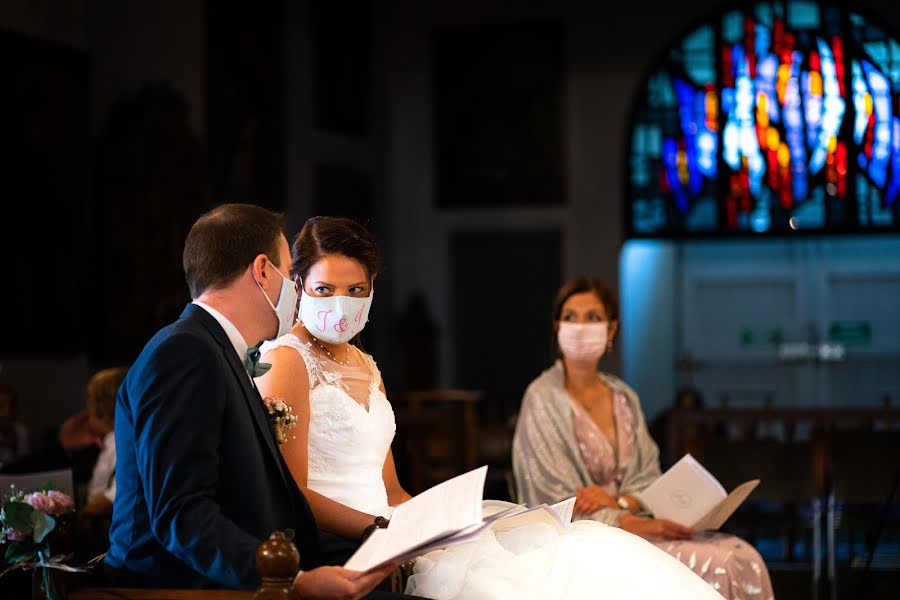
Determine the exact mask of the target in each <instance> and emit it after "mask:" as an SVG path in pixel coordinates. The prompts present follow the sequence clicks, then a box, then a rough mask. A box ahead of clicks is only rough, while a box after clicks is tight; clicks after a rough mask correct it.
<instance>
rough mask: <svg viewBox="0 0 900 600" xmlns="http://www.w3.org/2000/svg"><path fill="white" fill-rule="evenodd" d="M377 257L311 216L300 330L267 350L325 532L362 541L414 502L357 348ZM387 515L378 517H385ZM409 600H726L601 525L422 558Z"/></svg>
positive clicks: (288, 443) (297, 247)
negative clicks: (402, 478) (406, 503)
mask: <svg viewBox="0 0 900 600" xmlns="http://www.w3.org/2000/svg"><path fill="white" fill-rule="evenodd" d="M378 268H379V258H378V248H377V245H376V244H375V240H374V238H373V237H372V235H371V234H370V233H369V232H368V231H367V230H366V229H365V228H364V227H363V226H362V225H359V224H358V223H356V222H354V221H351V220H349V219H342V218H335V217H314V218H312V219H310V220H309V221H307V222H306V224H305V225H304V226H303V229H302V230H301V231H300V233H299V234H298V235H297V237H296V238H295V240H294V244H293V248H292V265H291V277H292V278H293V279H294V281H295V282H296V283H298V284H299V286H300V287H301V290H302V291H301V297H300V306H299V311H298V319H299V320H298V322H297V324H296V325H295V326H294V327H293V329H292V330H291V332H290V333H289V334H287V335H285V336H282V337H280V338H278V339H276V340H274V341H272V342H267V343H266V344H264V345H263V346H262V347H261V349H260V350H261V352H262V354H263V356H262V359H261V362H265V363H269V364H271V369H270V370H269V371H268V373H266V374H265V375H264V376H262V377H260V378H259V379H257V380H256V381H257V385H258V387H259V389H260V393H261V394H262V396H263V397H264V398H280V399H282V400H284V401H285V402H286V403H287V404H288V405H289V406H290V407H291V408H292V410H293V413H294V414H295V415H296V416H297V418H298V420H297V425H296V427H294V428H293V429H290V430H289V431H288V432H287V433H286V436H285V437H286V440H285V442H284V443H283V444H281V451H282V454H283V455H284V458H285V461H286V462H287V465H288V467H289V469H290V471H291V474H292V475H293V476H294V479H295V480H296V481H297V484H298V485H299V486H300V488H301V490H302V491H303V493H304V495H305V496H306V498H307V500H308V501H309V504H310V506H311V507H312V510H313V513H314V515H315V518H316V522H317V523H318V525H319V527H320V528H321V529H324V530H326V531H328V532H330V533H333V534H337V535H338V536H341V537H343V538H347V539H351V540H358V539H360V538H361V537H362V536H363V535H364V533H365V532H366V531H370V530H371V526H372V525H374V524H376V521H377V523H378V524H380V525H383V524H384V523H385V521H386V520H387V519H389V518H390V515H391V512H392V510H393V508H392V507H394V506H397V505H398V504H400V503H402V502H404V501H406V500H408V499H409V498H410V495H409V494H408V493H407V492H406V491H405V490H404V489H403V487H402V486H401V485H400V482H399V481H398V479H397V473H396V469H395V468H394V458H393V455H392V454H391V441H392V440H393V437H394V433H395V431H396V425H395V421H394V412H393V410H392V408H391V405H390V403H389V402H388V400H387V398H386V396H385V390H384V383H383V382H382V379H381V374H380V372H379V371H378V367H377V365H376V364H375V361H374V360H373V359H372V357H371V356H370V355H368V354H366V353H365V352H364V351H363V350H362V349H360V347H359V345H358V336H359V332H360V331H361V330H362V329H363V327H364V326H365V324H366V322H367V320H368V314H369V309H370V307H371V305H372V297H373V283H374V281H375V278H376V276H377V274H378ZM379 517H381V519H379ZM406 593H407V594H415V595H417V596H424V597H428V598H435V599H441V600H443V599H451V598H479V599H481V598H483V599H498V600H499V599H505V598H512V597H515V598H535V599H538V598H540V599H552V598H560V599H562V598H567V599H568V598H596V597H602V598H611V599H617V598H648V599H649V598H671V599H679V598H684V599H692V600H694V599H702V598H721V596H719V595H718V594H717V593H716V592H715V591H714V590H713V589H712V588H710V587H709V586H708V585H707V584H706V583H704V582H703V580H701V579H700V578H699V577H697V576H696V575H694V574H693V573H692V572H691V571H690V569H688V568H687V567H686V566H684V565H682V564H681V563H680V562H679V561H677V560H676V559H674V558H673V557H671V556H669V555H668V554H666V553H665V552H663V551H662V550H660V549H658V548H656V547H655V546H653V545H652V544H650V543H649V542H646V541H645V540H643V539H642V538H639V537H637V536H635V535H632V534H630V533H627V532H625V531H622V530H621V529H617V528H614V527H608V526H606V525H603V524H601V523H596V522H592V521H578V522H576V523H573V524H572V526H571V527H570V529H569V530H568V531H567V532H566V533H564V534H557V533H556V531H555V530H552V529H551V528H550V527H549V526H547V525H543V524H541V525H528V526H523V527H519V528H517V529H513V530H509V531H505V532H501V533H498V534H496V535H495V534H494V533H492V532H490V531H487V532H486V533H485V534H484V535H482V537H481V538H479V539H478V540H476V541H474V542H470V543H467V544H461V545H458V546H453V547H451V548H448V549H446V550H437V551H434V552H431V553H429V554H427V555H425V556H421V557H419V558H418V559H416V564H415V568H414V574H413V575H412V576H411V577H410V579H409V582H408V585H407V589H406Z"/></svg>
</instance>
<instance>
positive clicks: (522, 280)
mask: <svg viewBox="0 0 900 600" xmlns="http://www.w3.org/2000/svg"><path fill="white" fill-rule="evenodd" d="M561 243H562V236H561V235H560V233H559V232H558V231H555V230H543V231H515V232H513V231H478V232H460V233H455V234H454V235H453V236H452V237H451V261H452V267H451V274H452V275H451V277H452V278H451V286H450V289H451V290H452V306H453V309H452V310H453V313H452V322H451V324H450V329H451V330H452V336H453V355H452V356H453V377H452V381H451V383H452V385H453V386H455V387H462V388H468V389H481V390H485V391H486V393H487V396H486V401H485V403H484V404H485V406H484V407H481V408H482V410H481V416H482V418H485V417H487V418H494V419H505V418H506V417H508V416H509V415H510V414H511V413H512V412H515V411H518V407H519V403H520V402H521V400H522V394H523V393H524V391H525V387H526V386H527V385H528V383H529V382H530V381H531V380H532V379H534V378H535V377H537V376H538V375H539V374H540V373H541V371H543V370H544V369H546V368H547V367H549V366H550V363H551V356H550V336H551V333H552V328H551V324H550V319H551V314H550V312H551V306H552V303H553V296H554V294H555V293H556V290H557V288H558V287H559V285H560V283H561V263H562V251H561Z"/></svg>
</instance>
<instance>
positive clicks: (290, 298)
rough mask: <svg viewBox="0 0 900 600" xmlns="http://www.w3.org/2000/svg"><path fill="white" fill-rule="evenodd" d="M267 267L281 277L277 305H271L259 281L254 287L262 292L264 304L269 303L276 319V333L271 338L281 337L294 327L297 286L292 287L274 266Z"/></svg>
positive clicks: (291, 282) (287, 279)
mask: <svg viewBox="0 0 900 600" xmlns="http://www.w3.org/2000/svg"><path fill="white" fill-rule="evenodd" d="M269 266H270V267H272V269H273V270H274V271H275V272H276V273H278V274H279V275H280V276H281V293H280V294H279V295H278V304H277V305H275V304H272V300H270V299H269V295H268V294H266V291H265V290H264V289H263V287H262V286H261V285H260V284H259V281H256V285H257V286H259V291H260V292H262V295H263V296H264V297H265V299H266V302H268V303H269V306H271V307H272V310H273V311H275V316H276V317H278V331H277V332H276V333H275V335H274V336H273V337H281V336H283V335H286V334H288V333H289V332H290V331H291V327H293V326H294V307H295V306H297V286H295V285H294V282H293V281H291V279H290V278H288V277H285V276H284V275H281V271H279V270H278V269H277V268H275V265H274V264H272V263H271V262H270V263H269ZM254 281H255V278H254Z"/></svg>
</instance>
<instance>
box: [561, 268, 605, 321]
mask: <svg viewBox="0 0 900 600" xmlns="http://www.w3.org/2000/svg"><path fill="white" fill-rule="evenodd" d="M585 292H592V293H593V294H594V295H595V296H597V298H598V299H599V300H600V302H601V303H602V304H603V308H604V310H606V318H607V319H609V320H610V321H618V320H619V301H618V300H616V295H615V294H614V293H613V291H612V290H611V289H610V288H609V287H608V286H607V285H606V284H605V283H603V282H602V281H600V280H599V279H597V278H596V277H585V276H583V275H582V276H580V277H576V278H574V279H570V280H569V281H567V282H566V283H564V284H563V286H562V287H561V288H559V291H558V292H556V299H555V300H554V301H553V322H554V323H556V322H557V321H559V319H560V318H561V317H562V309H563V305H564V304H565V303H566V300H568V299H569V298H571V297H572V296H574V295H575V294H584V293H585Z"/></svg>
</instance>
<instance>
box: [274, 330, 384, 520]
mask: <svg viewBox="0 0 900 600" xmlns="http://www.w3.org/2000/svg"><path fill="white" fill-rule="evenodd" d="M283 346H287V347H289V348H293V349H294V350H296V351H297V352H298V353H299V354H300V357H301V358H302V359H303V362H304V364H305V365H306V372H307V375H308V376H309V388H310V390H309V408H310V422H309V454H308V460H309V466H308V485H309V488H310V489H312V490H314V491H316V492H319V493H320V494H322V495H324V496H328V497H329V498H332V499H334V500H337V501H338V502H340V503H341V504H344V505H346V506H350V507H351V508H355V509H357V510H360V511H362V512H366V513H369V514H374V515H382V516H385V517H387V516H390V514H391V508H390V507H389V506H388V500H387V492H386V490H385V487H384V480H383V479H382V476H381V471H382V468H383V467H384V461H385V458H386V457H387V453H388V450H389V449H390V447H391V441H392V440H393V439H394V432H395V431H396V425H395V421H394V410H393V409H392V408H391V404H390V403H389V402H388V400H387V398H386V397H385V395H384V393H383V392H382V391H381V390H380V389H379V388H380V386H381V373H380V372H379V371H378V367H377V366H376V365H375V361H374V360H373V359H372V357H371V356H369V355H368V354H366V353H365V352H362V351H360V350H359V349H357V348H356V347H355V346H353V347H352V349H351V351H350V352H351V356H350V363H351V364H350V365H349V366H348V365H342V364H340V363H338V362H337V361H335V360H333V359H332V358H331V357H329V356H328V355H327V354H326V353H325V352H323V351H322V350H321V349H320V348H318V347H317V346H316V345H315V344H313V343H311V342H303V341H301V340H300V339H299V338H297V337H296V336H295V335H293V334H290V333H289V334H287V335H285V336H282V337H280V338H278V339H277V340H274V341H272V342H267V343H265V344H263V346H262V347H261V348H260V350H261V351H262V352H263V354H265V353H266V352H269V351H270V350H273V349H275V348H279V347H283ZM351 449H352V451H351Z"/></svg>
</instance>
